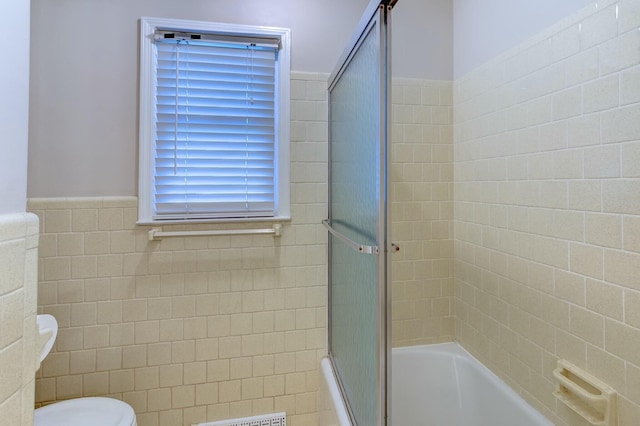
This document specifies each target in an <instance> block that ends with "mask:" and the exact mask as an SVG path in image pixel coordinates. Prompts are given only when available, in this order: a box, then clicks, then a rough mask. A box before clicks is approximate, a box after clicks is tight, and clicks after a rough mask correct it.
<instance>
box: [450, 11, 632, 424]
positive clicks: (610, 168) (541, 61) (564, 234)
mask: <svg viewBox="0 0 640 426" xmlns="http://www.w3.org/2000/svg"><path fill="white" fill-rule="evenodd" d="M639 25H640V2H638V1H637V0H629V1H626V0H625V1H619V2H615V1H605V2H598V3H597V5H593V6H590V7H589V8H587V9H586V10H584V11H582V12H581V13H580V14H577V15H576V16H573V17H571V18H569V19H567V20H565V21H563V22H560V23H559V24H557V25H555V26H553V27H552V28H551V29H549V30H547V31H545V32H544V33H541V34H538V35H537V36H536V37H534V38H533V39H531V40H530V41H528V42H526V43H524V44H522V45H520V46H518V47H516V48H515V49H512V50H510V51H509V52H507V53H505V54H503V55H501V56H500V57H498V58H496V59H494V60H492V61H490V62H489V63H487V64H485V65H483V66H482V67H481V68H479V69H477V70H475V71H473V72H471V73H470V74H468V75H466V76H465V77H463V78H460V79H459V80H456V82H455V85H454V86H455V89H454V105H455V119H454V123H455V125H454V159H455V165H454V178H455V188H454V192H455V198H454V200H455V201H454V212H455V224H454V228H455V243H454V246H455V250H454V259H455V273H454V275H455V318H456V338H457V339H458V340H459V341H460V342H461V343H462V344H463V345H464V346H465V348H467V349H469V350H470V351H471V352H472V353H473V354H474V355H476V356H478V357H479V358H480V359H481V360H482V361H483V363H485V365H487V366H488V367H490V368H491V369H492V370H493V371H494V372H496V373H497V374H499V375H500V376H501V377H502V378H504V379H505V380H506V381H507V382H508V383H509V384H510V385H512V386H513V387H514V388H515V389H516V390H518V391H519V392H521V393H522V394H523V395H524V397H525V398H526V399H527V400H528V401H529V402H531V403H533V404H534V405H535V406H536V407H537V408H539V409H540V410H541V411H542V412H543V413H544V414H545V415H547V416H548V417H549V418H550V419H551V420H552V421H553V422H554V423H555V424H556V425H567V426H582V425H586V424H587V423H586V422H585V421H584V420H582V419H581V418H580V417H578V416H577V415H575V414H574V413H573V412H572V411H570V410H569V409H568V408H566V407H565V406H563V405H562V404H559V403H556V401H555V400H554V398H553V396H552V395H551V393H552V391H553V390H554V383H555V381H554V379H553V376H552V370H553V369H554V368H555V366H556V361H557V359H558V358H564V359H567V360H568V361H570V362H572V363H574V364H576V365H578V366H580V367H582V368H583V369H586V370H588V371H589V372H590V373H591V374H593V375H594V376H596V377H598V378H600V379H601V380H602V381H604V382H606V383H608V384H609V385H611V386H612V387H613V388H615V389H616V390H617V391H618V392H619V397H618V401H619V405H618V408H619V416H620V420H619V426H633V425H637V424H638V422H639V421H640V420H639V419H640V179H639V178H640V141H639V140H640V104H639V103H638V102H639V101H640V66H639V64H640V31H639Z"/></svg>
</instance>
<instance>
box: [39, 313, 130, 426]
mask: <svg viewBox="0 0 640 426" xmlns="http://www.w3.org/2000/svg"><path fill="white" fill-rule="evenodd" d="M37 321H38V328H39V331H40V336H43V339H44V338H46V342H45V343H44V346H43V347H42V350H41V351H40V362H42V360H43V359H44V358H45V357H46V356H47V355H48V354H49V351H51V348H52V347H53V343H54V342H55V340H56V336H57V334H58V323H57V321H56V319H55V318H54V317H53V316H51V315H38V316H37ZM87 425H91V426H137V422H136V414H135V412H134V411H133V408H131V406H130V405H129V404H127V403H125V402H122V401H120V400H117V399H114V398H105V397H85V398H76V399H69V400H66V401H61V402H56V403H54V404H50V405H46V406H44V407H41V408H38V409H37V410H35V413H34V426H87Z"/></svg>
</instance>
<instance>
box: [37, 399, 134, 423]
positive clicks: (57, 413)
mask: <svg viewBox="0 0 640 426" xmlns="http://www.w3.org/2000/svg"><path fill="white" fill-rule="evenodd" d="M135 418H136V416H135V413H134V411H133V408H131V406H129V405H128V404H126V403H124V402H122V401H119V400H117V399H113V398H103V397H87V398H76V399H69V400H67V401H62V402H56V403H55V404H51V405H47V406H44V407H42V408H38V409H37V410H36V411H35V413H34V425H35V426H86V425H91V426H135V424H136V423H135Z"/></svg>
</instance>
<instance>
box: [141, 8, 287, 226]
mask: <svg viewBox="0 0 640 426" xmlns="http://www.w3.org/2000/svg"><path fill="white" fill-rule="evenodd" d="M156 30H172V31H190V32H197V31H199V32H208V33H216V34H228V35H240V36H252V37H265V36H267V37H271V38H274V37H276V38H279V39H280V43H281V49H280V51H279V53H278V55H279V57H278V61H277V66H276V78H277V79H278V90H277V93H276V94H275V96H276V102H277V106H276V116H277V120H276V134H277V139H276V147H275V148H276V156H275V164H274V166H275V171H276V172H274V179H275V191H276V197H275V203H276V205H275V208H274V213H275V214H274V216H273V217H254V218H250V217H249V218H210V219H203V218H194V219H189V218H185V219H167V220H158V219H154V218H153V155H154V154H153V152H154V138H155V93H156V92H155V84H154V81H155V66H154V65H153V64H154V62H155V43H154V34H155V31H156ZM290 50H291V30H289V29H287V28H274V27H262V26H250V25H238V24H225V23H218V22H206V21H191V20H183V19H166V18H149V17H142V18H141V19H140V95H139V96H140V98H139V109H140V111H139V122H138V125H139V141H138V148H139V151H138V157H139V158H138V160H139V161H138V222H137V223H138V224H139V225H159V224H177V223H182V224H185V223H224V222H273V221H285V220H290V219H291V202H290V161H289V159H290V137H289V127H290V119H289V117H290V105H289V104H290V102H289V100H290V79H291V53H290Z"/></svg>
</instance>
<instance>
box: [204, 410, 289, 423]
mask: <svg viewBox="0 0 640 426" xmlns="http://www.w3.org/2000/svg"><path fill="white" fill-rule="evenodd" d="M194 426H287V413H274V414H267V415H264V416H254V417H243V418H241V419H231V420H220V421H217V422H208V423H199V424H197V425H194Z"/></svg>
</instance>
